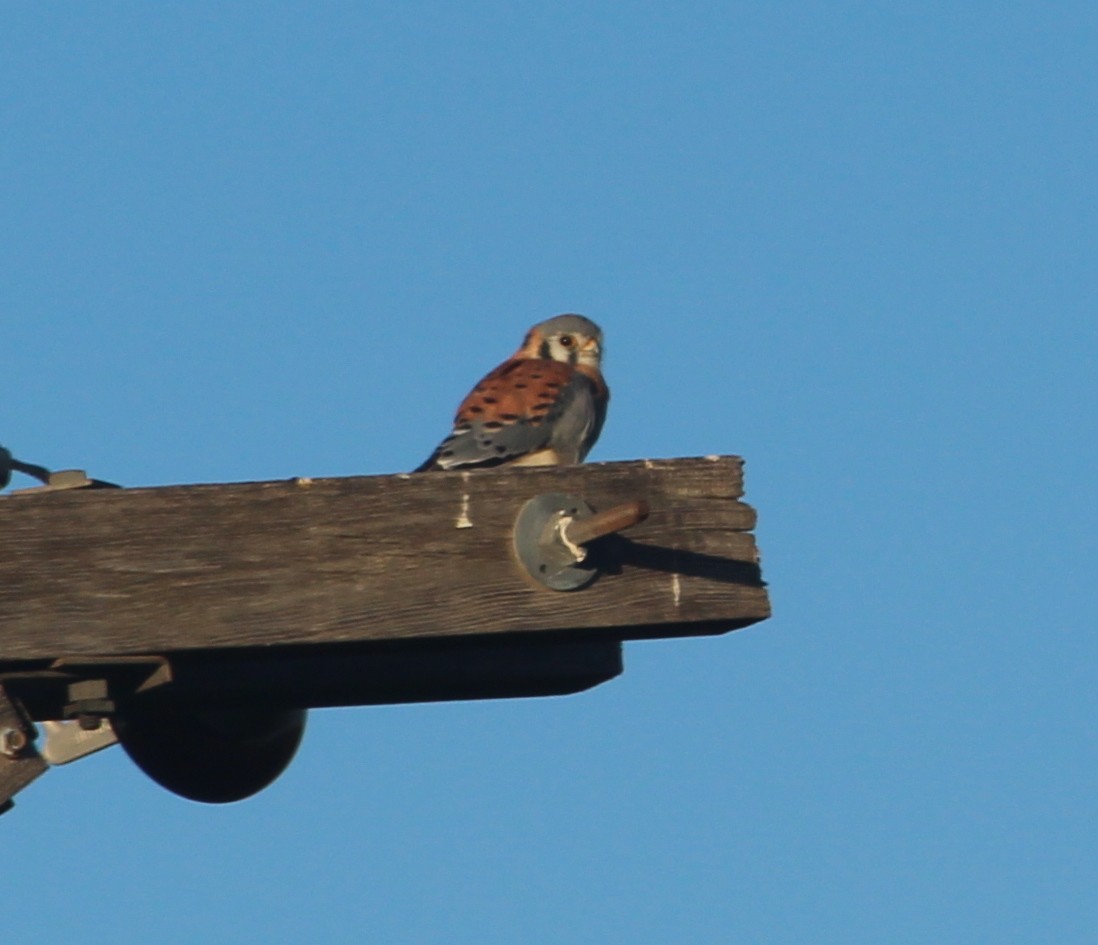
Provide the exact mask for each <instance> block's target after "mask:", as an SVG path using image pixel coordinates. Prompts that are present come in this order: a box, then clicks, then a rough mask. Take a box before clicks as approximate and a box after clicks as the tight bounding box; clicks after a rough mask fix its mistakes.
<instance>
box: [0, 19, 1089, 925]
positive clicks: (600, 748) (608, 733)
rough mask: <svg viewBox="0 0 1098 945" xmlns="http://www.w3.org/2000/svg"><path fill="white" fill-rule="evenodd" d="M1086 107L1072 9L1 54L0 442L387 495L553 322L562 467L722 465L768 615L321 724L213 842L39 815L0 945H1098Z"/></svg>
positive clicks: (227, 816) (221, 40)
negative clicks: (575, 359)
mask: <svg viewBox="0 0 1098 945" xmlns="http://www.w3.org/2000/svg"><path fill="white" fill-rule="evenodd" d="M1096 58H1098V9H1096V8H1095V7H1094V5H1093V4H1084V3H1063V4H1055V5H1048V4H1037V3H1030V2H1022V3H1014V4H1010V5H1007V6H1006V7H1004V6H1003V5H1000V4H990V3H971V4H964V5H958V4H945V3H917V4H908V5H904V7H903V8H902V9H901V8H900V7H899V5H891V6H888V5H878V4H867V3H845V4H816V3H767V4H761V3H719V4H718V3H691V2H686V3H682V4H677V5H668V4H651V3H629V4H576V3H557V4H553V5H552V7H551V8H549V7H547V6H545V5H534V4H503V3H464V4H442V3H424V2H408V3H403V4H400V5H395V4H393V5H381V4H361V3H357V4H352V3H320V4H303V3H302V4H297V3H265V4H259V3H246V2H242V3H237V4H232V5H224V4H210V3H189V4H185V5H184V4H157V5H151V4H138V3H102V4H96V5H94V6H80V5H77V4H63V5H56V6H53V7H49V8H45V7H42V6H41V5H35V4H9V5H8V6H7V8H6V9H5V10H4V13H3V29H2V30H0V88H2V89H3V92H2V93H0V120H2V127H3V129H4V133H3V134H2V135H0V206H2V207H3V212H2V217H0V219H2V220H3V226H2V227H0V327H2V330H3V336H2V341H0V375H2V376H3V378H4V380H5V397H4V405H3V409H2V411H0V416H2V418H3V424H2V428H0V442H2V443H4V444H5V445H6V446H8V447H10V448H11V449H12V450H13V451H14V452H15V453H16V454H17V455H19V456H21V457H22V458H24V459H27V460H30V461H34V462H39V463H43V464H46V465H49V466H53V467H56V468H63V467H70V466H79V467H83V468H86V469H88V470H89V471H90V472H91V473H92V474H93V475H97V476H100V477H102V478H106V479H111V480H114V481H118V482H124V483H127V484H133V485H159V484H167V483H189V482H217V481H236V480H247V479H271V478H280V477H287V476H293V475H311V476H328V475H359V474H380V473H389V472H397V471H403V470H407V469H410V468H412V467H413V466H415V465H416V464H417V463H419V462H420V461H421V460H422V459H423V458H424V457H425V456H426V455H427V454H428V453H429V452H430V450H431V449H432V448H433V446H434V445H435V443H436V442H437V441H438V439H439V438H440V437H441V436H442V435H443V434H444V433H445V432H446V429H447V426H448V423H449V420H450V417H451V414H452V411H453V409H454V407H455V406H456V404H457V401H458V400H459V399H460V398H461V396H462V395H463V394H464V393H465V392H466V390H467V389H468V387H469V386H470V385H471V383H472V382H473V381H474V380H475V379H476V378H477V377H478V376H479V375H480V374H481V373H482V372H483V371H485V370H487V369H489V368H491V367H492V366H494V365H495V364H496V363H497V362H498V361H499V360H501V359H502V358H503V357H504V356H506V355H507V354H509V353H510V352H511V351H512V350H513V349H514V348H515V347H516V346H517V344H518V342H519V340H520V339H521V337H522V334H523V332H524V331H525V329H526V328H527V327H528V326H529V325H530V324H532V323H533V322H535V321H538V320H541V319H542V318H545V317H547V316H549V315H553V314H556V313H558V312H563V311H578V312H582V313H584V314H586V315H588V316H589V317H591V318H593V319H595V320H596V321H598V322H599V323H600V324H601V325H602V326H603V328H604V330H605V333H606V338H607V348H608V356H607V361H606V366H605V367H606V374H607V377H608V379H609V382H610V385H611V387H612V389H613V392H614V399H613V403H612V405H611V410H610V416H609V420H608V423H607V426H606V429H605V431H604V433H603V437H602V439H601V441H600V443H599V445H598V446H597V447H596V449H595V450H594V452H593V453H592V456H591V459H592V460H593V461H601V460H619V459H631V458H640V457H653V456H689V455H700V454H708V453H738V454H741V455H743V456H745V457H746V459H747V490H748V491H747V498H748V500H749V501H750V502H752V503H753V504H754V505H755V506H756V507H757V508H758V510H759V514H760V523H759V528H758V536H759V541H760V544H761V547H762V550H763V555H764V559H763V562H764V569H765V575H766V577H767V579H768V580H769V582H770V584H771V591H772V597H773V603H774V609H775V616H774V617H773V619H772V620H770V621H767V622H765V623H763V624H760V625H757V626H756V627H753V628H750V629H747V630H744V631H742V632H740V633H736V634H733V635H731V636H726V637H719V638H713V639H700V640H680V641H661V642H648V643H635V644H631V645H629V646H628V647H627V649H626V672H625V674H624V676H622V677H621V678H619V679H617V680H615V681H613V682H611V683H609V684H607V685H605V686H603V687H600V688H599V689H596V690H594V691H592V692H590V693H586V694H583V695H579V696H574V697H568V698H563V699H545V700H517V701H501V702H489V703H478V704H449V705H434V706H401V707H385V708H376V709H344V710H329V711H324V712H317V713H314V714H313V715H312V717H311V719H310V727H309V731H308V733H307V736H306V740H305V743H304V746H303V748H302V750H301V752H300V754H299V756H298V758H297V760H296V761H295V763H294V764H293V766H292V767H291V768H290V770H289V771H288V772H287V774H286V775H285V776H284V777H283V778H282V779H281V780H279V781H278V782H276V784H275V785H274V786H273V787H271V788H270V789H269V790H268V791H266V792H265V793H263V794H261V795H259V796H258V797H256V798H254V799H252V800H250V801H247V802H244V803H242V804H237V805H230V806H227V807H222V808H217V807H207V806H201V805H196V804H191V803H189V802H186V801H183V800H180V799H178V798H176V797H174V796H172V795H170V794H168V793H166V792H164V791H162V790H160V789H159V788H157V787H155V785H153V784H152V783H151V782H149V781H147V780H146V779H144V778H143V777H142V776H141V775H140V774H139V773H138V772H137V771H136V769H134V768H133V767H132V765H130V763H129V762H128V761H127V759H126V758H125V757H124V756H122V754H121V752H119V751H117V750H114V751H111V752H106V753H104V754H101V755H98V756H95V757H94V758H90V759H87V760H85V761H83V762H80V763H79V764H77V765H73V766H70V767H68V768H63V769H58V770H56V771H53V772H51V773H50V774H49V775H47V776H46V777H45V778H43V779H41V780H40V781H38V782H36V784H35V785H34V786H33V787H32V788H31V789H29V790H28V791H27V792H26V794H25V795H23V796H22V798H21V800H20V802H19V805H18V806H17V808H16V809H15V811H13V812H12V813H11V814H10V815H8V816H5V817H4V818H3V820H2V821H0V836H2V837H3V840H2V841H0V843H2V847H0V848H2V849H3V850H4V851H5V853H6V854H7V857H8V858H7V861H6V864H5V865H6V870H5V873H6V875H7V876H8V877H9V879H8V884H9V890H8V891H9V895H8V897H7V903H8V904H7V907H6V910H5V919H4V928H5V935H7V936H10V938H11V941H13V942H15V941H31V940H34V941H66V940H70V939H72V940H75V939H79V940H80V941H84V942H108V941H110V942H142V941H148V940H150V938H152V937H154V936H155V939H156V941H158V942H159V943H163V945H170V943H175V942H180V943H183V942H186V943H192V942H195V941H213V940H218V941H231V942H234V943H253V942H254V943H264V945H272V943H282V942H286V943H290V942H301V941H306V940H310V941H312V940H316V941H325V942H330V943H343V942H348V943H349V942H356V943H357V942H363V941H380V942H388V943H406V942H407V943H420V942H446V943H466V942H468V943H474V942H475V943H477V945H485V943H496V942H500V943H504V942H506V943H512V942H524V943H543V942H544V943H561V942H599V943H619V942H620V943H637V942H690V943H708V942H712V943H725V942H739V941H744V942H766V943H786V942H789V943H794V942H798V943H799V942H805V941H811V942H813V943H817V945H821V943H836V945H838V943H842V945H851V943H862V942H865V943H877V942H882V941H887V942H891V943H907V942H911V943H925V942H935V943H968V942H986V941H995V942H1001V943H1007V942H1058V943H1075V942H1080V943H1082V942H1087V943H1089V942H1092V941H1093V940H1094V935H1095V932H1096V926H1098V908H1096V906H1095V899H1094V895H1093V890H1094V887H1095V884H1096V881H1098V871H1096V868H1095V856H1094V851H1095V842H1096V840H1098V836H1096V826H1095V823H1096V814H1098V810H1096V806H1098V805H1096V801H1095V797H1096V796H1098V791H1096V787H1098V785H1096V780H1098V777H1096V775H1098V764H1096V762H1098V757H1096V750H1095V743H1094V736H1093V730H1094V729H1093V726H1094V717H1095V710H1096V709H1098V698H1096V696H1095V667H1096V665H1098V662H1096V657H1098V643H1096V642H1095V633H1094V631H1095V628H1096V626H1098V607H1096V604H1095V595H1094V590H1093V588H1094V577H1093V569H1094V564H1095V551H1096V544H1098V542H1096V539H1095V535H1096V533H1098V514H1096V512H1095V503H1094V501H1093V500H1092V498H1091V495H1090V493H1091V484H1092V481H1093V478H1094V471H1095V468H1096V465H1098V463H1096V460H1098V448H1096V442H1098V441H1096V437H1095V433H1096V424H1095V417H1096V409H1095V408H1096V385H1095V381H1094V375H1095V366H1096V365H1095V359H1096V358H1095V356H1096V351H1098V318H1096V310H1098V307H1096V302H1098V291H1096V289H1098V285H1096V281H1098V279H1096V276H1095V272H1096V269H1095V265H1094V258H1095V253H1096V250H1098V239H1096V229H1095V227H1096V224H1095V219H1096V209H1098V208H1096V197H1098V184H1096V180H1098V175H1096V173H1095V165H1096V160H1098V125H1096V124H1095V121H1094V114H1095V108H1096V105H1098V101H1096V99H1098V79H1096V77H1095V70H1094V63H1095V61H1096ZM23 484H25V483H23ZM43 632H48V628H43ZM12 877H14V878H12Z"/></svg>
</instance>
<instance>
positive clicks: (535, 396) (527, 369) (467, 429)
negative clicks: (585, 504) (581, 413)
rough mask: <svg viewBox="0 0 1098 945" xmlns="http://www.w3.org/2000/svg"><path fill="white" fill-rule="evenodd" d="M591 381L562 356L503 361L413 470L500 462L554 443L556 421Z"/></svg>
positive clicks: (483, 381)
mask: <svg viewBox="0 0 1098 945" xmlns="http://www.w3.org/2000/svg"><path fill="white" fill-rule="evenodd" d="M590 386H591V385H590V382H589V381H588V380H587V378H585V377H583V375H581V374H578V373H577V372H576V371H575V369H574V368H573V367H572V366H571V365H569V364H564V363H563V362H560V361H551V360H547V359H546V360H543V359H519V360H510V361H505V362H504V363H503V364H501V365H500V366H499V367H498V368H496V369H495V370H494V371H492V372H491V373H490V374H488V375H487V376H486V377H485V378H484V379H483V380H482V381H481V382H480V383H479V384H477V386H476V387H474V388H473V390H472V391H471V392H470V393H469V396H468V397H466V398H465V400H464V401H463V402H462V404H461V406H460V407H459V408H458V412H457V417H456V418H455V420H454V429H453V431H452V432H451V433H450V435H449V436H448V437H446V439H445V440H443V441H442V443H440V444H439V446H438V449H436V450H435V452H434V453H433V454H432V455H431V457H430V458H429V459H428V460H427V461H426V462H425V463H424V464H423V465H422V466H420V467H419V468H418V469H417V470H416V472H422V471H425V470H428V469H472V468H482V467H488V466H499V465H502V464H504V463H509V462H514V461H515V460H516V459H518V458H520V457H522V456H526V455H528V454H530V453H535V452H537V451H539V450H542V449H548V448H550V447H551V446H553V445H554V443H553V440H554V430H555V426H556V424H557V423H558V421H560V420H561V419H562V418H563V417H565V416H568V415H570V414H571V413H572V412H573V410H574V407H575V405H576V403H577V399H582V398H583V397H586V398H587V399H590V394H589V393H588V391H589V389H590Z"/></svg>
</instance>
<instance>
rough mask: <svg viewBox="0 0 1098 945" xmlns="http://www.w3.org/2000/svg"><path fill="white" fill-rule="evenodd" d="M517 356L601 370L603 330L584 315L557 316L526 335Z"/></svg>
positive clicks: (535, 327)
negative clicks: (599, 368) (581, 365)
mask: <svg viewBox="0 0 1098 945" xmlns="http://www.w3.org/2000/svg"><path fill="white" fill-rule="evenodd" d="M518 355H519V357H523V358H545V359H546V360H551V361H563V362H564V363H565V364H577V365H578V364H583V365H586V366H587V367H592V368H598V367H599V364H600V362H601V361H602V329H601V328H599V326H598V325H596V324H595V323H594V322H593V321H591V319H589V318H584V317H583V316H582V315H557V316H556V317H555V318H549V319H546V320H545V321H543V322H539V323H538V324H536V325H535V326H534V327H533V328H531V329H530V330H529V331H528V332H527V333H526V338H525V339H524V340H523V342H522V347H521V348H519V351H518Z"/></svg>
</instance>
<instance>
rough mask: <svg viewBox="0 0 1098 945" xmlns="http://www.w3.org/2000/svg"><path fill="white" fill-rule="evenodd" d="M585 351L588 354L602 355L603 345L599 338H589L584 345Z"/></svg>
mask: <svg viewBox="0 0 1098 945" xmlns="http://www.w3.org/2000/svg"><path fill="white" fill-rule="evenodd" d="M583 350H584V352H585V353H587V354H602V345H600V344H599V340H598V338H588V339H587V340H586V341H585V342H584V343H583Z"/></svg>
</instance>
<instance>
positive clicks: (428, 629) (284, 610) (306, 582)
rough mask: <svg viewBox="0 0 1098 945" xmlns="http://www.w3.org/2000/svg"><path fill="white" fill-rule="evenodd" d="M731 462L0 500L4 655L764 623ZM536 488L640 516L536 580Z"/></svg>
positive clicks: (0, 649)
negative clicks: (558, 582)
mask: <svg viewBox="0 0 1098 945" xmlns="http://www.w3.org/2000/svg"><path fill="white" fill-rule="evenodd" d="M742 491H743V490H742V462H741V460H740V459H738V458H737V457H731V456H725V457H713V458H705V459H674V460H656V461H648V460H645V461H635V462H625V463H605V464H592V465H584V466H573V467H561V468H534V469H515V468H503V469H499V470H487V471H478V472H466V473H457V472H455V473H427V474H421V475H396V476H368V477H353V478H341V479H314V480H308V479H297V480H289V481H278V482H259V483H235V484H228V485H198V486H172V487H164V488H151V489H150V488H138V489H119V490H109V489H104V490H95V491H90V490H88V491H85V490H74V491H71V492H55V493H43V494H34V493H31V494H24V495H13V496H3V497H0V664H3V663H5V662H8V663H10V662H13V661H24V660H40V659H54V658H57V657H67V656H77V655H97V656H102V655H107V654H135V653H182V652H186V651H195V650H201V651H214V650H217V649H219V648H254V647H274V646H280V647H281V646H302V645H308V644H328V645H331V644H362V643H367V642H372V641H378V642H381V641H410V640H416V639H431V638H438V639H443V638H446V639H452V638H460V637H476V636H480V635H485V636H490V635H497V634H508V635H512V636H514V635H521V634H532V635H544V634H551V635H564V634H566V635H570V636H574V637H580V638H584V637H586V638H591V639H614V640H624V639H635V638H639V637H653V636H666V637H672V636H683V635H691V634H697V633H714V632H723V631H724V630H730V629H735V628H737V627H742V626H746V625H747V624H750V623H753V622H755V621H758V620H762V619H764V618H766V617H767V616H769V613H770V606H769V601H768V598H767V594H766V590H765V587H764V585H763V583H762V581H761V578H760V574H759V567H758V560H759V559H758V552H757V549H756V546H755V542H754V539H753V537H752V535H751V534H749V531H750V529H752V528H753V527H754V525H755V513H754V511H753V510H752V509H751V508H750V507H749V506H747V505H745V504H743V503H742V502H741V501H739V499H740V496H741V495H742ZM546 492H567V493H573V494H576V495H579V496H582V497H583V498H585V499H586V500H587V501H588V502H589V503H590V504H591V505H592V506H593V507H594V508H595V509H605V508H608V507H610V506H612V505H615V504H617V503H620V502H624V501H629V500H634V499H643V500H645V501H647V503H648V504H649V506H650V508H651V515H650V517H649V519H648V520H647V521H646V522H644V523H643V524H641V525H638V526H637V527H636V528H634V529H631V530H630V531H629V532H628V533H627V534H626V535H624V536H610V537H608V538H606V539H602V540H600V541H599V542H598V543H596V544H595V545H593V546H592V549H593V554H594V555H595V557H596V560H597V561H598V562H599V563H600V564H601V565H602V566H603V567H604V568H605V572H604V573H603V574H602V575H601V576H600V577H599V579H598V580H596V581H595V582H594V583H593V584H591V585H589V586H588V587H586V588H584V589H582V590H578V591H572V592H566V593H564V592H555V591H550V590H547V589H545V588H542V587H540V586H535V585H534V584H533V583H532V582H531V581H530V580H529V579H528V578H527V577H526V576H525V575H524V574H523V573H522V572H521V569H520V568H519V566H518V565H517V564H516V562H515V560H514V557H513V552H512V549H511V528H512V525H513V522H514V519H515V516H516V515H517V513H518V510H519V508H520V507H521V506H522V504H523V503H524V502H525V501H526V500H527V499H529V498H531V497H533V496H535V495H538V494H541V493H546Z"/></svg>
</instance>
